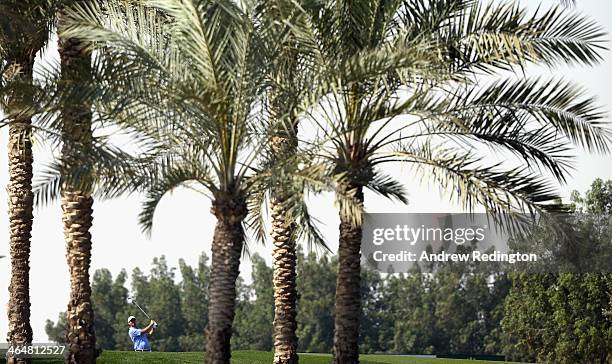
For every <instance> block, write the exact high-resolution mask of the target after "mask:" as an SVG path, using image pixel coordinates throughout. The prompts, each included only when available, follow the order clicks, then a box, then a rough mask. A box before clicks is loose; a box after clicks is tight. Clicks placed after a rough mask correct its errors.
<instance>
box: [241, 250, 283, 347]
mask: <svg viewBox="0 0 612 364" xmlns="http://www.w3.org/2000/svg"><path fill="white" fill-rule="evenodd" d="M251 261H252V263H251V264H252V267H253V271H252V273H251V280H252V283H251V284H250V285H249V287H248V289H247V292H245V293H246V295H245V298H246V300H242V302H240V303H239V304H238V309H237V311H236V321H235V324H234V331H235V332H234V335H233V336H232V338H233V340H234V341H233V342H232V346H233V347H235V348H237V349H239V348H244V349H250V350H261V351H270V350H272V348H273V332H272V322H273V318H274V289H273V286H272V282H273V280H272V275H273V274H272V268H270V267H268V266H267V265H266V262H265V261H264V260H263V258H261V257H260V256H258V255H253V256H252V257H251Z"/></svg>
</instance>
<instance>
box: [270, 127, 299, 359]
mask: <svg viewBox="0 0 612 364" xmlns="http://www.w3.org/2000/svg"><path fill="white" fill-rule="evenodd" d="M292 127H293V130H284V128H282V127H281V130H279V133H278V135H276V136H275V137H274V138H273V140H272V151H273V152H274V155H275V158H276V159H278V160H283V159H286V158H291V157H292V156H293V155H295V153H296V151H297V122H294V123H293V126H292ZM289 193H290V191H288V190H287V184H286V183H284V182H281V183H280V185H279V186H276V187H275V188H274V189H273V191H272V196H271V199H270V205H271V210H272V244H273V248H272V257H273V267H274V270H273V284H274V322H273V325H274V364H296V363H298V354H297V345H298V338H297V335H296V333H295V331H296V330H297V319H296V317H297V307H296V305H297V285H296V265H297V254H296V234H295V230H296V227H295V224H294V223H292V222H291V221H288V218H287V211H286V208H285V202H286V201H287V199H288V198H289V197H290V196H288V194H289Z"/></svg>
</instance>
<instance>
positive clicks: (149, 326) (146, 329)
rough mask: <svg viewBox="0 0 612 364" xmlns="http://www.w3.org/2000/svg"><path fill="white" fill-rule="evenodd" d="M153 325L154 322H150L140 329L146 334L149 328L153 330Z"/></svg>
mask: <svg viewBox="0 0 612 364" xmlns="http://www.w3.org/2000/svg"><path fill="white" fill-rule="evenodd" d="M152 327H153V324H148V325H147V326H146V327H145V328H144V329H142V330H140V333H141V334H146V333H148V332H149V330H151V328H152Z"/></svg>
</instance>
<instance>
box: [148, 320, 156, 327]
mask: <svg viewBox="0 0 612 364" xmlns="http://www.w3.org/2000/svg"><path fill="white" fill-rule="evenodd" d="M156 323H157V322H155V321H154V320H151V323H149V325H151V326H153V325H155V324H156Z"/></svg>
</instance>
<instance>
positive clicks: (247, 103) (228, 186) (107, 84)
mask: <svg viewBox="0 0 612 364" xmlns="http://www.w3.org/2000/svg"><path fill="white" fill-rule="evenodd" d="M256 10H257V9H256V6H255V4H249V3H246V4H241V5H237V4H235V3H234V2H232V1H229V0H220V1H217V0H215V1H132V2H125V1H110V2H108V3H107V4H106V6H105V9H104V11H105V13H106V16H104V17H100V16H99V14H100V13H101V9H100V7H99V6H98V5H97V4H95V3H84V4H78V5H77V6H75V7H73V8H72V9H71V10H69V11H68V12H67V14H68V16H70V17H71V19H72V22H71V24H72V25H71V26H68V27H67V28H66V29H65V31H64V33H65V35H66V36H72V37H78V38H81V39H83V40H84V41H86V42H88V43H91V44H95V45H96V48H95V49H96V52H98V53H97V57H96V60H95V64H94V70H95V72H94V73H95V75H94V79H95V82H96V83H97V84H99V85H103V87H102V88H100V87H97V88H96V86H95V85H94V86H92V87H93V88H94V89H95V91H91V90H90V91H89V92H96V93H99V95H97V97H96V100H97V104H96V106H95V107H97V108H98V114H99V116H98V117H100V118H104V119H107V120H113V121H114V122H115V123H116V124H117V125H119V126H120V127H121V128H122V129H123V130H125V131H126V132H127V133H129V134H130V135H133V136H135V137H136V139H135V140H138V143H139V144H140V145H141V146H144V148H145V149H146V153H145V154H146V158H144V159H147V160H148V161H149V162H150V163H148V165H147V167H148V168H147V170H146V172H145V173H146V174H147V176H148V177H147V178H145V179H144V180H143V181H142V182H143V183H144V184H145V185H146V190H147V198H146V201H145V204H144V209H143V212H142V213H141V222H142V223H143V226H145V229H147V230H148V229H150V227H151V223H152V218H153V213H154V210H155V207H156V205H157V203H158V202H159V201H160V199H161V198H162V197H163V195H164V194H165V193H166V192H167V191H169V190H171V189H172V188H174V187H177V186H179V185H188V186H190V187H194V188H196V189H197V188H198V186H199V187H203V188H204V190H205V191H207V193H210V194H211V195H212V196H213V197H214V198H218V197H223V196H226V197H227V196H238V195H245V194H246V191H247V190H249V189H253V188H260V187H262V184H261V183H258V182H257V178H255V176H256V175H268V176H269V175H271V174H272V173H270V172H269V171H265V170H263V169H261V168H256V167H257V166H261V165H262V164H261V162H260V155H261V152H262V151H263V148H264V147H265V146H266V145H267V144H269V142H268V140H269V138H270V133H269V128H268V125H267V122H266V121H264V108H263V105H262V98H261V95H262V93H263V91H264V89H265V87H266V79H267V75H268V74H269V72H268V70H267V67H269V65H270V64H271V62H270V57H272V55H273V53H274V52H273V50H272V49H270V47H271V44H273V43H271V42H266V41H265V40H264V39H262V34H264V33H265V31H264V30H263V29H261V28H260V27H261V26H262V22H260V21H258V19H257V17H258V16H260V14H259V13H258V12H257V11H256ZM102 114H103V115H102Z"/></svg>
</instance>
